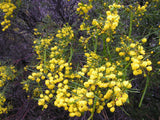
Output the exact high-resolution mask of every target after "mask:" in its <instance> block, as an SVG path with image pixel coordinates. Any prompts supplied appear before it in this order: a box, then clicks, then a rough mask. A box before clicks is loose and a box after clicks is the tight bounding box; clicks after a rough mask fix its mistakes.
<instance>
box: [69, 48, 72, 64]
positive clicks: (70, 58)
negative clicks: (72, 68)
mask: <svg viewBox="0 0 160 120" xmlns="http://www.w3.org/2000/svg"><path fill="white" fill-rule="evenodd" d="M72 56H73V48H72V46H71V47H70V57H69V60H68V63H70V62H71V60H72Z"/></svg>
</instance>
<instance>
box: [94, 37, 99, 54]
mask: <svg viewBox="0 0 160 120" xmlns="http://www.w3.org/2000/svg"><path fill="white" fill-rule="evenodd" d="M94 43H95V44H94V52H95V53H96V52H97V43H98V40H97V37H96V40H95V42H94Z"/></svg>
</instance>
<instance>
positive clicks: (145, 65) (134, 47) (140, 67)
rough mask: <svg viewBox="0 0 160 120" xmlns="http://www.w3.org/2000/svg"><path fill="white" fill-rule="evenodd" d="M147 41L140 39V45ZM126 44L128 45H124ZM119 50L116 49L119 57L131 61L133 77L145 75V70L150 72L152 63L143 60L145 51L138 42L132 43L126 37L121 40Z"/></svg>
mask: <svg viewBox="0 0 160 120" xmlns="http://www.w3.org/2000/svg"><path fill="white" fill-rule="evenodd" d="M146 41H147V39H146V38H143V39H142V43H145V42H146ZM126 43H128V44H126ZM121 44H122V47H121V48H118V47H117V48H116V51H117V52H118V53H119V56H125V60H126V61H129V60H131V68H132V70H133V75H135V76H136V75H141V74H144V76H146V74H145V69H146V70H147V71H148V72H150V71H152V66H151V64H152V62H151V61H150V60H149V59H146V58H145V55H146V53H145V50H144V48H143V46H142V45H141V43H140V42H138V41H137V42H134V41H133V40H132V39H131V38H129V37H128V36H124V37H123V38H121Z"/></svg>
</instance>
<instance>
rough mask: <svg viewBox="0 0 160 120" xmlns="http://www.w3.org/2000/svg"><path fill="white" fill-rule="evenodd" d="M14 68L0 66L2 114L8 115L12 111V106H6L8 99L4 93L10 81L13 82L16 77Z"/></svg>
mask: <svg viewBox="0 0 160 120" xmlns="http://www.w3.org/2000/svg"><path fill="white" fill-rule="evenodd" d="M15 73H16V70H15V68H14V66H0V90H1V92H0V114H2V113H7V111H8V110H10V109H11V105H8V106H6V103H5V102H6V98H5V95H4V93H5V92H6V91H5V87H6V83H7V82H8V80H13V79H14V78H15V77H16V74H15Z"/></svg>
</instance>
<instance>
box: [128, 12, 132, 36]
mask: <svg viewBox="0 0 160 120" xmlns="http://www.w3.org/2000/svg"><path fill="white" fill-rule="evenodd" d="M132 23H133V12H131V16H130V25H129V35H128V36H129V37H131V33H132Z"/></svg>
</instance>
